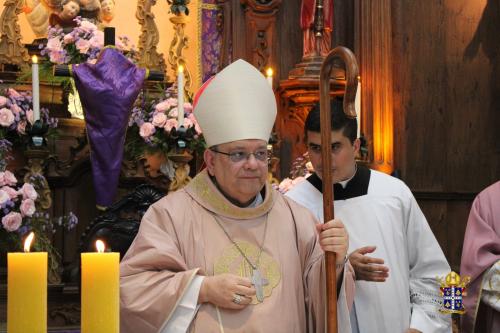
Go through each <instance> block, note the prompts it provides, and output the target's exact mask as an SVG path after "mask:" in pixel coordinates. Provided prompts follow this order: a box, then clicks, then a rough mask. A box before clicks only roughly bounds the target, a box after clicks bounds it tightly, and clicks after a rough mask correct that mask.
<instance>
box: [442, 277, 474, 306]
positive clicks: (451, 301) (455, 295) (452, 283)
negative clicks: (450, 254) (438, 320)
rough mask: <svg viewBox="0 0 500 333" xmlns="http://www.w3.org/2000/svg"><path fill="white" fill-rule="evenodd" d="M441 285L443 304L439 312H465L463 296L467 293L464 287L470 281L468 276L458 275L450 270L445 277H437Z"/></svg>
mask: <svg viewBox="0 0 500 333" xmlns="http://www.w3.org/2000/svg"><path fill="white" fill-rule="evenodd" d="M437 281H438V282H439V284H440V285H441V287H440V288H439V289H440V292H441V297H443V304H442V307H441V309H439V311H440V312H443V313H458V314H463V313H465V308H464V305H463V297H464V296H466V295H467V292H466V287H467V285H468V284H469V282H470V277H469V276H463V277H460V275H459V274H457V273H455V272H453V271H451V272H450V273H448V275H446V277H445V278H444V279H443V278H440V277H438V278H437Z"/></svg>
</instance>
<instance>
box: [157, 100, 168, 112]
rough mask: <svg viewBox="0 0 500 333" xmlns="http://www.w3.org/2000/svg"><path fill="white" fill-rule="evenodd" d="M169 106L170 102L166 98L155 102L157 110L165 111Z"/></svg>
mask: <svg viewBox="0 0 500 333" xmlns="http://www.w3.org/2000/svg"><path fill="white" fill-rule="evenodd" d="M171 107H172V104H170V102H169V101H168V100H167V101H163V102H160V103H158V104H156V106H155V109H156V111H158V112H165V111H167V110H169V109H170V108H171Z"/></svg>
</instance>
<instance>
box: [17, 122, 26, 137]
mask: <svg viewBox="0 0 500 333" xmlns="http://www.w3.org/2000/svg"><path fill="white" fill-rule="evenodd" d="M17 132H18V133H20V134H23V135H24V134H26V120H21V121H20V122H18V123H17Z"/></svg>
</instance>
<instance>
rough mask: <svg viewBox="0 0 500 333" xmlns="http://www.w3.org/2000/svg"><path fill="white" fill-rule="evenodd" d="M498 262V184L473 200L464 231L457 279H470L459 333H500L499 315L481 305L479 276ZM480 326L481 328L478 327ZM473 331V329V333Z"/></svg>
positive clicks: (499, 221)
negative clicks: (468, 277)
mask: <svg viewBox="0 0 500 333" xmlns="http://www.w3.org/2000/svg"><path fill="white" fill-rule="evenodd" d="M498 260H500V181H499V182H496V183H495V184H493V185H491V186H489V187H488V188H486V189H485V190H483V191H482V192H481V193H479V195H478V196H477V197H476V199H475V200H474V203H473V204H472V208H471V211H470V215H469V220H468V222H467V229H466V231H465V239H464V247H463V251H462V263H461V265H460V275H462V276H470V277H471V283H470V286H469V287H468V288H467V296H465V298H464V305H465V310H466V313H465V314H464V315H463V316H462V332H464V333H472V332H481V333H489V332H500V331H498V330H495V329H498V328H500V313H498V312H497V311H495V310H494V309H493V308H491V307H489V306H487V305H486V304H484V303H482V302H481V299H480V295H481V289H482V281H483V274H484V273H485V272H486V271H487V270H489V269H490V267H491V266H492V265H493V264H495V263H496V262H497V261H498ZM479 326H481V327H479ZM474 328H475V329H474Z"/></svg>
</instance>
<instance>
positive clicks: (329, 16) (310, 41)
mask: <svg viewBox="0 0 500 333" xmlns="http://www.w3.org/2000/svg"><path fill="white" fill-rule="evenodd" d="M316 6H317V0H302V5H301V7H300V27H301V28H302V30H303V32H304V52H303V58H308V57H312V56H323V57H324V56H326V55H327V54H328V52H329V51H330V49H331V43H332V30H333V0H323V18H324V22H323V24H322V26H323V31H322V36H321V37H319V38H321V40H320V41H319V45H318V46H319V50H317V49H316V47H317V46H316V43H317V40H318V36H316V31H315V22H314V18H315V17H316V11H317V7H316Z"/></svg>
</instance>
